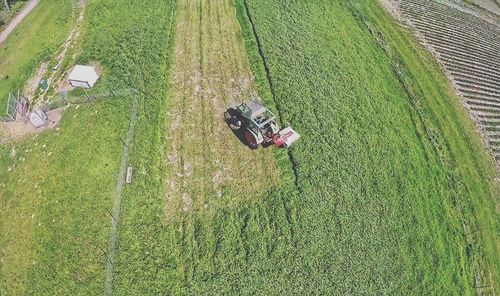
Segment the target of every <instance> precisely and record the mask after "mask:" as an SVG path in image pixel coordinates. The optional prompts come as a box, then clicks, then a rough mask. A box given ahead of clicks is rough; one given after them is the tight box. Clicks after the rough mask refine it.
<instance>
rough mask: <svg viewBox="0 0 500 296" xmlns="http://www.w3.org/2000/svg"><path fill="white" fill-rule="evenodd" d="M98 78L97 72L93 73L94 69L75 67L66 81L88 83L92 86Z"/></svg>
mask: <svg viewBox="0 0 500 296" xmlns="http://www.w3.org/2000/svg"><path fill="white" fill-rule="evenodd" d="M98 78H99V75H97V72H96V71H95V69H94V67H91V66H82V65H76V66H75V67H74V68H73V70H72V71H71V73H70V74H69V78H68V79H69V80H75V81H85V82H88V83H89V84H90V85H94V83H95V82H96V81H97V79H98Z"/></svg>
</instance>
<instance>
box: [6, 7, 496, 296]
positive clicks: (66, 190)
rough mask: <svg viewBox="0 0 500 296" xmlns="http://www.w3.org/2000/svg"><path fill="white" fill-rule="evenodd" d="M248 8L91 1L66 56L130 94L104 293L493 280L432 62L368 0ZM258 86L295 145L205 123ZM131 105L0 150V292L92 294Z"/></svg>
mask: <svg viewBox="0 0 500 296" xmlns="http://www.w3.org/2000/svg"><path fill="white" fill-rule="evenodd" d="M43 3H44V2H42V3H40V5H42V4H43ZM45 3H47V2H45ZM46 5H48V4H46ZM247 6H248V7H245V2H244V0H236V1H233V0H221V1H208V0H181V1H177V2H175V1H156V0H146V1H143V2H142V4H141V5H140V6H138V5H136V4H135V3H132V2H131V1H127V0H90V1H87V8H86V9H87V10H86V15H85V24H84V27H83V29H82V40H81V52H82V54H81V55H80V56H79V57H78V58H77V61H78V62H81V63H86V62H88V61H99V62H100V64H101V65H102V66H103V68H104V75H103V76H102V78H101V81H100V85H99V89H108V88H114V89H120V88H124V87H126V88H129V87H133V88H136V89H137V90H138V91H139V94H138V98H139V99H140V101H139V102H140V103H139V113H138V121H137V125H136V132H135V137H134V142H133V144H132V146H131V147H130V158H129V162H130V165H132V166H133V168H134V179H133V183H132V184H131V185H127V186H125V188H124V192H123V194H122V207H121V214H120V222H119V225H118V242H117V246H116V250H115V257H114V261H113V286H112V292H113V293H112V294H114V295H156V294H166V295H179V294H180V295H186V294H190V295H191V294H196V295H198V294H208V295H214V294H216V295H218V294H238V295H240V294H263V295H296V294H306V295H309V294H320V295H325V294H326V295H330V294H341V295H345V294H349V295H360V294H370V295H372V294H404V295H408V294H409V295H443V294H444V295H449V294H455V295H457V294H458V295H470V294H475V293H478V292H481V291H482V292H484V293H485V294H488V293H490V292H491V288H482V290H478V289H476V288H475V285H485V286H494V287H495V289H496V288H497V287H498V283H499V274H498V270H499V266H500V262H499V259H498V256H497V254H498V252H499V250H498V229H499V220H498V213H497V210H496V209H495V207H496V206H497V204H498V196H499V192H500V191H499V188H498V183H494V181H493V178H494V177H495V174H496V171H495V167H494V164H493V160H492V159H491V157H490V156H489V155H488V154H487V153H486V151H485V150H484V148H483V147H482V143H481V142H480V139H479V136H478V135H477V134H476V132H475V131H474V125H473V123H472V122H471V120H470V119H469V118H468V115H467V114H466V112H465V110H463V108H462V107H461V104H460V101H459V99H458V98H457V97H456V96H455V95H454V94H453V91H452V89H451V87H450V85H449V84H448V81H447V79H446V77H445V76H444V74H443V73H442V72H441V70H440V69H439V67H438V66H437V64H436V63H435V62H434V60H433V59H432V57H431V56H430V55H429V54H427V53H426V52H425V50H424V49H422V48H421V47H420V46H418V44H417V43H416V42H415V41H414V40H413V38H412V37H411V36H410V35H409V34H408V33H407V32H404V31H403V30H401V29H400V28H399V27H398V26H397V24H395V23H394V22H392V21H391V20H390V19H389V18H388V16H387V15H386V14H385V13H384V11H383V9H382V8H381V7H380V6H379V4H378V3H377V2H376V1H361V2H358V1H331V2H327V1H307V2H282V1H263V0H248V2H247ZM247 8H248V11H247ZM37 9H38V8H37ZM33 13H35V11H34V12H33ZM51 13H52V14H53V15H57V13H56V12H55V11H52V12H51ZM248 14H250V16H251V19H252V21H253V24H252V23H251V22H250V19H249V17H248ZM116 24H119V25H118V26H117V25H116ZM252 25H253V27H252ZM253 29H255V33H256V34H257V36H258V38H259V41H260V46H261V48H260V52H259V48H258V44H257V42H256V38H255V37H256V35H255V34H254V32H253ZM29 34H31V33H30V32H28V31H21V30H20V31H19V33H18V35H16V36H15V38H21V39H23V40H24V39H29V38H30V37H29V36H30V35H29ZM63 35H64V34H63ZM63 39H64V38H63ZM12 40H14V39H12ZM12 40H10V41H8V42H11V41H12ZM1 49H2V48H1V47H0V50H1ZM1 54H2V53H1V52H0V57H1ZM23 55H26V56H27V57H28V56H29V57H30V58H31V59H34V58H37V57H39V53H37V52H36V51H34V50H27V51H23ZM10 56H12V57H14V55H12V54H11V55H10ZM21 57H22V56H21ZM30 58H27V59H28V60H29V59H30ZM263 58H264V59H263ZM1 61H3V60H1ZM264 63H265V65H266V66H267V70H268V71H267V72H266V69H265V67H264ZM34 67H35V66H33V68H31V69H34ZM18 68H19V70H15V71H21V72H22V71H26V70H23V69H22V67H18ZM16 69H17V68H16ZM13 71H14V70H13ZM30 71H32V70H30ZM13 73H14V72H13ZM27 75H28V76H29V73H28V74H27ZM18 76H19V77H22V75H17V74H16V75H15V76H12V77H18ZM269 78H270V80H269ZM9 79H10V78H9ZM24 79H26V78H24ZM270 82H271V83H270ZM0 83H2V82H1V81H0ZM1 89H3V88H1ZM255 91H258V93H259V94H260V96H261V97H262V98H263V99H264V101H265V102H266V104H267V105H268V106H269V107H270V108H271V109H273V110H274V111H275V112H276V113H277V114H279V115H280V117H281V119H282V120H283V121H285V122H290V123H291V124H292V125H293V127H294V129H296V130H298V131H299V132H300V133H301V134H302V138H301V139H300V140H299V142H297V144H296V145H295V146H294V147H293V148H292V149H291V150H290V153H287V151H286V150H276V149H275V148H268V149H267V150H262V149H261V150H258V151H252V150H249V149H244V147H240V146H239V145H242V144H241V143H240V142H239V141H238V140H237V139H235V138H232V137H231V136H232V134H231V133H229V132H228V130H225V129H224V128H225V126H224V125H223V124H221V122H219V120H222V114H220V113H221V111H223V109H224V108H225V106H226V104H231V103H232V102H233V101H238V100H242V99H243V96H248V95H251V94H252V93H253V92H255ZM130 104H131V100H130V98H117V99H115V100H113V101H104V102H100V103H96V104H93V105H82V106H80V107H79V108H76V106H70V107H69V108H68V110H66V114H65V116H64V118H63V121H62V122H61V124H60V127H59V130H57V131H47V132H44V133H42V134H41V135H39V136H36V137H28V138H26V139H23V140H18V141H16V142H13V143H8V144H5V145H3V146H1V147H0V233H1V235H0V291H6V294H7V295H11V294H12V295H14V294H15V295H17V294H36V295H48V294H49V295H94V294H101V293H102V292H103V290H104V286H105V279H106V260H107V258H106V251H107V246H108V237H109V232H110V227H111V219H112V218H111V216H110V214H109V212H108V211H111V210H112V205H113V196H114V190H115V186H116V182H117V181H116V179H115V177H116V176H117V174H118V167H119V162H120V157H121V154H122V149H123V147H122V142H121V141H120V140H123V138H124V137H125V134H126V131H127V128H128V124H129V117H128V116H129V114H130ZM197 108H199V111H197ZM179 114H183V115H179ZM179 116H180V117H179ZM179 118H180V119H179ZM177 120H180V124H179V123H178V122H177ZM176 122H177V123H176ZM176 124H179V127H178V128H173V127H175V126H176ZM212 135H213V136H212ZM212 139H215V140H213V141H212ZM173 152H176V153H175V154H176V155H178V156H179V157H180V159H182V161H183V162H182V163H181V164H177V163H175V162H172V159H174V158H173V157H172V153H173ZM234 158H236V160H235V159H234ZM187 162H188V163H190V164H193V169H192V174H190V173H188V172H190V170H189V169H186V166H185V163H187ZM172 163H174V164H175V165H172ZM252 163H256V165H255V166H253V165H252ZM187 167H188V168H189V166H187ZM172 180H173V181H172ZM220 180H222V181H220ZM172 183H174V184H175V186H174V187H172V185H171V184H172ZM212 183H213V184H212ZM211 185H213V186H211ZM252 186H253V188H255V190H254V191H253V190H252ZM172 188H174V189H175V190H172ZM179 188H181V189H182V190H181V189H179ZM183 192H188V194H189V197H190V201H191V202H192V203H190V204H189V203H188V205H189V206H187V207H186V199H185V198H184V194H183ZM183 202H184V207H183ZM475 277H477V278H478V282H475V281H474V278H475ZM1 294H3V293H1ZM490 294H492V293H490Z"/></svg>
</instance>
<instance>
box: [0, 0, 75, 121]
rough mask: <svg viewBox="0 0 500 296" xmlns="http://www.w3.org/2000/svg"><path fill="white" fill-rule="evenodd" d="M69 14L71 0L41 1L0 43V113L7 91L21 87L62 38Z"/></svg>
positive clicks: (63, 37)
mask: <svg viewBox="0 0 500 296" xmlns="http://www.w3.org/2000/svg"><path fill="white" fill-rule="evenodd" d="M2 2H3V1H2ZM2 4H3V3H2ZM72 17H73V16H72V0H55V1H41V2H40V4H38V5H37V6H36V7H35V8H34V9H33V11H32V12H31V13H30V14H29V15H28V16H27V17H26V18H25V19H24V20H23V21H22V22H21V23H20V24H19V25H18V27H16V29H15V31H14V32H12V33H11V34H10V36H9V38H8V39H7V40H6V41H5V42H4V43H3V44H1V45H0V115H1V114H4V112H5V103H6V101H7V98H8V95H9V93H10V92H17V90H18V89H19V88H22V87H23V86H24V85H25V83H26V81H27V80H28V79H29V77H30V76H31V75H32V74H33V73H34V72H35V70H36V69H38V67H40V62H41V61H44V60H47V59H48V58H49V57H50V56H51V55H52V54H53V53H54V52H55V51H56V49H57V48H58V47H59V46H60V45H61V43H62V42H63V41H64V39H65V38H66V36H67V35H68V31H69V26H70V23H71V20H72Z"/></svg>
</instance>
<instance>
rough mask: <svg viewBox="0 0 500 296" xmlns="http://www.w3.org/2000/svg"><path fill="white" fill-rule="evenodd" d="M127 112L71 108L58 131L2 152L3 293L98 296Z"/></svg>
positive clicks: (105, 106) (98, 107)
mask: <svg viewBox="0 0 500 296" xmlns="http://www.w3.org/2000/svg"><path fill="white" fill-rule="evenodd" d="M128 112H129V108H128V106H127V104H116V105H109V104H103V103H101V104H96V105H93V106H82V107H80V108H78V110H77V109H76V108H75V107H74V106H73V107H70V108H69V109H68V110H67V111H66V113H65V115H64V118H63V120H62V122H61V124H60V127H59V130H58V131H49V132H45V133H43V134H42V135H39V136H37V137H32V138H31V137H29V138H28V139H25V140H22V141H19V142H16V143H12V144H9V145H6V146H4V147H1V148H0V158H1V159H2V163H1V164H0V171H1V172H0V179H1V180H2V187H1V188H0V233H1V234H2V235H1V236H0V248H1V249H2V253H1V254H0V257H1V259H2V265H1V269H0V278H1V281H0V290H2V291H6V292H7V294H24V293H27V294H38V295H41V294H52V295H54V294H59V295H62V294H72V295H75V294H86V295H88V294H98V293H100V291H101V290H102V286H103V282H104V261H105V260H104V255H103V253H102V252H101V251H100V249H99V248H102V249H104V250H105V248H106V246H107V237H108V233H109V227H110V217H109V214H108V213H107V212H106V209H109V208H111V205H112V201H113V190H114V185H115V182H116V181H115V175H116V174H117V171H118V169H117V168H118V162H119V160H120V153H121V142H120V141H119V140H118V137H120V136H122V135H123V134H124V133H125V130H126V124H127V118H126V116H125V115H124V114H127V113H128ZM90 127H91V128H90ZM12 149H15V150H16V151H17V153H16V156H15V157H12V156H11V151H12Z"/></svg>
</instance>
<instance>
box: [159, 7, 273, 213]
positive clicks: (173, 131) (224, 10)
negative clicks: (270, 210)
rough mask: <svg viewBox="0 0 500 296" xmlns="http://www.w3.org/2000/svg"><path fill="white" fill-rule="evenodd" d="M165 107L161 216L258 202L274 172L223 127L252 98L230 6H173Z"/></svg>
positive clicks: (265, 154) (264, 153)
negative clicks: (169, 83)
mask: <svg viewBox="0 0 500 296" xmlns="http://www.w3.org/2000/svg"><path fill="white" fill-rule="evenodd" d="M178 11H179V14H178V19H177V32H176V39H175V53H174V66H173V73H174V74H173V77H172V88H173V97H172V100H171V101H170V102H169V105H170V106H169V108H168V110H169V133H168V142H169V143H168V157H167V158H168V160H167V168H168V172H167V174H168V177H167V198H166V207H165V211H166V217H167V220H171V219H175V218H176V217H178V216H179V215H180V214H181V213H182V212H190V211H199V210H202V209H213V208H217V207H219V206H222V205H228V204H229V205H230V204H232V203H235V202H236V203H237V202H239V201H240V200H249V199H252V198H253V197H256V196H259V195H262V194H263V193H265V191H266V190H267V189H269V188H270V187H271V186H272V185H274V184H276V182H277V180H278V177H279V172H278V169H277V167H276V164H275V160H274V154H273V153H272V151H271V149H269V150H263V149H260V150H257V151H252V150H250V149H249V148H247V147H246V146H245V145H243V144H242V143H241V142H240V141H239V140H238V139H237V137H236V136H235V135H234V134H233V133H232V132H231V130H230V129H229V128H228V126H227V125H226V124H225V122H224V120H223V113H224V111H225V110H226V109H227V108H229V107H231V106H235V105H236V104H238V103H240V102H242V101H245V100H248V99H251V98H256V97H257V93H256V86H255V82H254V78H253V77H252V74H251V69H250V64H249V62H248V58H247V55H246V52H245V47H244V44H243V40H242V38H241V32H240V30H241V29H240V27H239V23H238V20H237V18H236V9H235V7H234V4H233V2H231V1H229V0H226V1H195V0H185V1H179V3H178Z"/></svg>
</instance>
